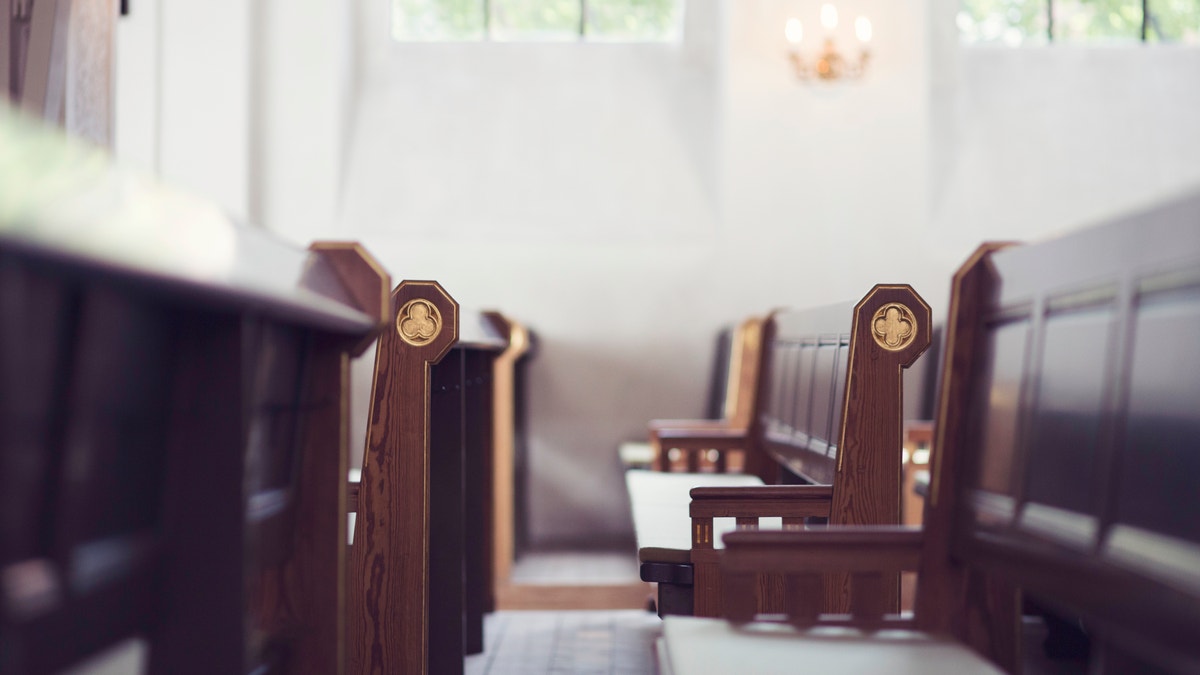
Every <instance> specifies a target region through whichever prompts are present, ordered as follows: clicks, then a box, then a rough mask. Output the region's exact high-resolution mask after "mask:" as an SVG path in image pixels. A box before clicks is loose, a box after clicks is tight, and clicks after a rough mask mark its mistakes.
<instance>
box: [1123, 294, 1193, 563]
mask: <svg viewBox="0 0 1200 675" xmlns="http://www.w3.org/2000/svg"><path fill="white" fill-rule="evenodd" d="M1133 342H1134V344H1133V352H1132V356H1131V364H1130V370H1131V375H1130V382H1129V403H1128V409H1129V412H1128V419H1127V421H1126V425H1125V444H1124V448H1123V449H1122V459H1121V464H1120V472H1119V479H1118V480H1119V488H1118V490H1119V493H1118V496H1117V511H1116V517H1117V520H1118V521H1119V522H1121V523H1127V524H1130V525H1135V526H1138V527H1141V528H1145V529H1148V530H1151V531H1154V532H1161V533H1163V534H1166V535H1169V536H1172V537H1178V538H1181V539H1184V540H1188V541H1191V542H1196V543H1200V516H1198V514H1200V490H1197V489H1196V487H1195V480H1194V477H1195V476H1197V475H1200V448H1198V447H1197V445H1196V443H1197V439H1200V413H1198V411H1197V409H1196V403H1197V401H1200V359H1198V358H1196V357H1195V356H1194V355H1193V354H1190V353H1189V352H1190V351H1191V350H1192V349H1193V348H1194V346H1195V345H1200V289H1197V288H1195V287H1192V288H1188V289H1183V290H1180V291H1177V292H1175V293H1172V294H1170V295H1159V296H1157V297H1155V296H1148V297H1145V298H1143V299H1142V301H1141V304H1140V308H1139V311H1138V315H1137V318H1136V322H1135V328H1134V340H1133ZM1173 354H1177V355H1178V358H1169V355H1173Z"/></svg>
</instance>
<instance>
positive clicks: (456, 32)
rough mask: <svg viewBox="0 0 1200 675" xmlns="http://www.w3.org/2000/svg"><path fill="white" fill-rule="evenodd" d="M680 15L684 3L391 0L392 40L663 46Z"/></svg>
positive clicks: (671, 0)
mask: <svg viewBox="0 0 1200 675" xmlns="http://www.w3.org/2000/svg"><path fill="white" fill-rule="evenodd" d="M682 17H683V0H392V37H393V38H395V39H396V40H399V41H403V42H443V41H477V40H496V41H538V40H549V41H555V40H557V41H579V40H587V41H636V42H665V41H670V40H675V39H677V38H678V36H679V34H680V24H681V20H682Z"/></svg>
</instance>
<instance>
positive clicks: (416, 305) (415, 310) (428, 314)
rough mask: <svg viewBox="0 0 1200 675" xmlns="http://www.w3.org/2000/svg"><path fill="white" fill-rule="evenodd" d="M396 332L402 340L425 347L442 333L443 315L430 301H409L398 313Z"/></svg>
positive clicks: (417, 299)
mask: <svg viewBox="0 0 1200 675" xmlns="http://www.w3.org/2000/svg"><path fill="white" fill-rule="evenodd" d="M396 331H397V332H398V333H400V339H401V340H404V341H405V342H407V343H408V344H410V345H412V346H414V347H423V346H425V345H427V344H429V343H430V342H432V341H433V339H434V338H436V337H437V336H438V333H441V332H442V313H441V312H439V311H438V308H437V307H435V306H434V305H433V303H431V302H429V301H428V300H423V299H421V298H416V299H413V300H409V301H408V302H406V303H404V306H403V307H401V308H400V311H399V312H396Z"/></svg>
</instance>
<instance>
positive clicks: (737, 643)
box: [660, 616, 1004, 675]
mask: <svg viewBox="0 0 1200 675" xmlns="http://www.w3.org/2000/svg"><path fill="white" fill-rule="evenodd" d="M660 650H661V652H660V663H661V662H665V666H666V667H667V670H665V671H664V673H663V675H668V674H669V675H724V674H725V673H729V674H731V675H732V674H737V675H741V674H742V673H755V675H784V674H787V675H793V674H794V673H798V672H802V671H803V672H812V673H821V675H877V674H878V673H886V674H887V675H1002V674H1003V672H1004V671H1002V670H999V669H998V668H996V667H995V666H993V665H992V664H991V663H989V662H988V661H986V660H985V659H984V658H983V657H981V656H979V655H978V654H976V653H975V652H973V651H971V650H970V649H968V648H966V647H964V646H963V645H961V644H958V643H956V642H954V641H953V640H949V639H944V638H939V637H935V636H930V635H928V634H925V633H920V632H916V631H901V630H887V631H878V632H874V633H863V632H859V631H854V630H849V629H836V628H817V629H812V630H804V631H802V630H796V629H793V628H791V627H790V626H784V625H778V624H765V623H752V624H748V625H746V626H743V627H741V628H736V627H734V626H733V625H732V624H730V623H729V622H728V621H725V620H724V619H706V618H699V617H693V616H668V617H665V618H664V619H663V637H662V643H661V644H660ZM664 652H665V654H664Z"/></svg>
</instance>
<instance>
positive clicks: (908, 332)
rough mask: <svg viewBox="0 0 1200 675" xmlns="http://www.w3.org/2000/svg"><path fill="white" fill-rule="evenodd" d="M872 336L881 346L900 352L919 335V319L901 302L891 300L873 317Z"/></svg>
mask: <svg viewBox="0 0 1200 675" xmlns="http://www.w3.org/2000/svg"><path fill="white" fill-rule="evenodd" d="M871 336H872V337H874V338H875V343H876V344H878V345H879V346H880V347H883V348H884V349H886V350H888V351H892V352H898V351H900V350H902V349H904V348H905V347H907V346H909V345H910V344H912V342H913V340H915V339H916V337H917V319H916V317H915V316H913V313H912V310H910V309H909V308H908V307H906V306H905V305H903V304H901V303H899V302H889V303H888V304H886V305H884V306H883V307H880V308H879V310H878V311H876V312H875V317H874V318H873V319H871Z"/></svg>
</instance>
